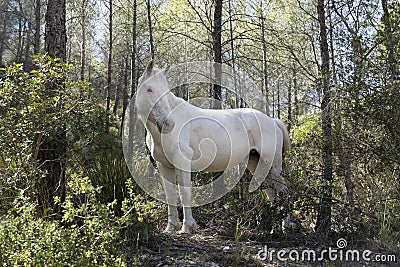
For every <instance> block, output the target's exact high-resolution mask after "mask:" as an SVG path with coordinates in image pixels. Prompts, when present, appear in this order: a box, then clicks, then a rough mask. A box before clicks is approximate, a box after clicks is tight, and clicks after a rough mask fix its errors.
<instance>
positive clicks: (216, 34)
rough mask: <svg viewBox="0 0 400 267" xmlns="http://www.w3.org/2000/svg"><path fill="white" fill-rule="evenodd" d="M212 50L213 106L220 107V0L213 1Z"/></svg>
mask: <svg viewBox="0 0 400 267" xmlns="http://www.w3.org/2000/svg"><path fill="white" fill-rule="evenodd" d="M212 35H213V52H214V62H215V63H217V64H215V67H214V78H215V82H214V85H213V97H214V99H215V100H216V101H214V108H221V102H220V101H222V92H221V71H222V70H221V64H222V0H216V1H215V7H214V27H213V34H212Z"/></svg>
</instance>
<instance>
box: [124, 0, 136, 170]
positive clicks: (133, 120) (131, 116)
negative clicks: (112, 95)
mask: <svg viewBox="0 0 400 267" xmlns="http://www.w3.org/2000/svg"><path fill="white" fill-rule="evenodd" d="M136 23H137V2H136V0H133V16H132V50H131V84H130V85H131V92H130V99H131V101H132V102H131V103H130V105H128V106H127V108H128V109H127V110H125V111H124V114H125V112H128V113H127V114H125V116H126V115H128V116H129V127H128V131H129V132H128V152H127V154H128V162H127V164H128V166H131V164H132V152H133V138H134V136H133V134H134V129H135V123H136V110H135V104H134V103H133V101H135V97H134V96H135V93H136ZM125 129H126V127H125Z"/></svg>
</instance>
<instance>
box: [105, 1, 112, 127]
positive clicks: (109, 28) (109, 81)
mask: <svg viewBox="0 0 400 267" xmlns="http://www.w3.org/2000/svg"><path fill="white" fill-rule="evenodd" d="M108 3H109V15H108V18H109V21H108V34H109V35H108V41H109V47H108V63H107V95H106V110H107V120H106V131H107V132H108V129H109V127H110V122H109V119H110V118H109V112H110V108H111V107H110V104H111V103H110V102H111V86H112V84H111V82H112V80H111V78H112V56H113V0H109V2H108Z"/></svg>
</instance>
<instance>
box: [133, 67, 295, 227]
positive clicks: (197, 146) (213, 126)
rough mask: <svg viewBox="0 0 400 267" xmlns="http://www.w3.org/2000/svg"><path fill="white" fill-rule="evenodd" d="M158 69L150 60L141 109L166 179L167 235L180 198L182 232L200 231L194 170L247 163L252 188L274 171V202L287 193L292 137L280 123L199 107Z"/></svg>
mask: <svg viewBox="0 0 400 267" xmlns="http://www.w3.org/2000/svg"><path fill="white" fill-rule="evenodd" d="M153 66H154V64H153V61H151V62H150V63H149V64H148V66H147V68H146V70H145V71H144V73H143V75H142V76H141V77H140V79H139V84H138V90H137V94H136V107H137V112H138V115H139V117H140V118H141V120H142V121H143V123H144V125H145V127H146V129H147V131H148V132H149V133H150V134H148V135H147V138H146V143H147V146H148V147H149V149H150V152H151V155H152V157H153V158H154V159H155V160H156V162H157V166H158V169H159V171H160V173H161V175H162V177H163V178H164V191H165V194H166V200H167V203H168V224H167V227H166V229H165V232H168V233H170V232H172V231H175V230H178V229H179V227H180V224H179V217H178V210H177V205H178V203H179V200H180V202H181V204H182V206H183V223H182V226H181V230H180V232H181V233H190V232H191V231H192V230H194V229H195V228H196V227H197V224H196V221H195V220H194V219H193V216H192V210H191V206H192V205H191V199H192V190H191V171H205V172H221V171H224V170H226V169H228V168H230V167H232V166H235V165H238V164H239V163H243V162H244V163H247V168H248V169H249V170H250V171H251V173H252V174H253V175H254V177H255V178H253V181H252V184H251V185H250V186H251V187H253V190H254V189H256V188H257V187H258V186H259V184H260V183H261V182H262V180H263V179H262V176H264V178H265V176H266V174H267V173H268V172H269V174H270V175H269V179H268V180H267V182H268V183H269V185H270V188H268V189H266V191H267V195H268V198H269V200H270V201H271V202H274V201H275V199H276V197H277V195H278V194H279V195H280V194H281V193H284V192H286V189H287V187H286V183H285V181H284V179H283V178H282V177H281V171H282V155H283V153H284V152H285V151H288V150H289V149H290V139H289V135H288V132H287V130H286V127H285V125H284V124H283V123H282V122H281V121H280V120H277V119H273V118H270V117H268V116H267V115H265V114H263V113H262V112H259V111H257V110H254V109H247V108H246V109H245V108H244V109H225V110H214V109H201V108H198V107H195V106H193V105H191V104H189V103H188V102H186V101H184V100H183V99H182V98H178V97H176V96H175V95H174V94H173V93H172V92H171V91H170V89H169V85H168V82H167V79H166V73H167V71H168V68H167V69H165V70H160V69H157V68H154V67H153ZM257 177H258V178H257ZM257 179H258V180H257ZM179 197H180V199H178V198H179Z"/></svg>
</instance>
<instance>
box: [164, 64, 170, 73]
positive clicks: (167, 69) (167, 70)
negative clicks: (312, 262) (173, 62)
mask: <svg viewBox="0 0 400 267" xmlns="http://www.w3.org/2000/svg"><path fill="white" fill-rule="evenodd" d="M170 68H171V66H170V65H168V66H167V67H166V68H165V69H164V70H163V73H164V75H165V76H167V74H168V72H169V69H170Z"/></svg>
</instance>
